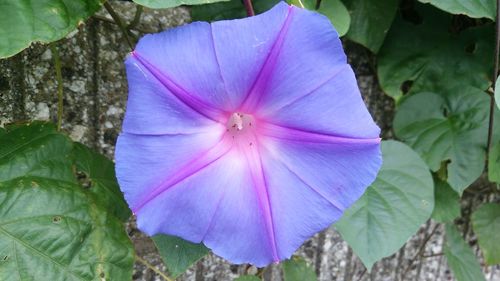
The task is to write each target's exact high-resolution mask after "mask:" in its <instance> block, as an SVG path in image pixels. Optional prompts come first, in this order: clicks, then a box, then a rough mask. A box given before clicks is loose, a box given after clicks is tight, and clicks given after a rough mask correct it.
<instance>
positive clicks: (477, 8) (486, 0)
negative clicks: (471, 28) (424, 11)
mask: <svg viewBox="0 0 500 281" xmlns="http://www.w3.org/2000/svg"><path fill="white" fill-rule="evenodd" d="M419 1H420V2H422V3H431V4H432V5H434V6H436V7H438V8H440V9H442V10H445V11H447V12H449V13H452V14H464V15H467V16H469V17H471V18H482V17H486V18H490V19H492V20H494V19H495V8H496V7H495V6H496V5H495V0H473V1H470V0H419Z"/></svg>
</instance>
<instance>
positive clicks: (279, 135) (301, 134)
mask: <svg viewBox="0 0 500 281" xmlns="http://www.w3.org/2000/svg"><path fill="white" fill-rule="evenodd" d="M259 133H261V134H262V135H265V136H268V137H272V138H275V139H283V140H289V141H296V142H311V143H338V144H341V143H348V144H378V143H380V141H381V139H380V138H355V137H347V136H335V135H329V134H324V133H318V132H312V131H307V130H303V129H295V128H290V127H284V126H279V125H275V124H272V123H262V124H261V125H260V126H259Z"/></svg>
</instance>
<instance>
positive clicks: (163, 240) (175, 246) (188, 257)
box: [153, 234, 208, 278]
mask: <svg viewBox="0 0 500 281" xmlns="http://www.w3.org/2000/svg"><path fill="white" fill-rule="evenodd" d="M153 241H154V242H155V244H156V247H157V248H158V251H159V252H160V255H161V257H162V259H163V261H164V262H165V265H166V267H167V269H168V271H169V272H170V274H171V275H172V277H174V278H176V277H177V276H179V275H181V274H182V273H184V272H185V271H186V270H187V269H188V268H189V267H190V266H191V265H192V264H193V263H195V262H197V261H198V260H199V259H201V258H202V257H204V256H205V255H207V254H208V248H207V247H205V246H204V245H203V244H202V243H199V244H195V243H191V242H189V241H186V240H184V239H181V238H179V237H175V236H169V235H162V234H160V235H155V236H153Z"/></svg>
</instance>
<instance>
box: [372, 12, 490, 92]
mask: <svg viewBox="0 0 500 281" xmlns="http://www.w3.org/2000/svg"><path fill="white" fill-rule="evenodd" d="M419 6H422V5H419ZM417 12H418V13H419V14H420V15H421V16H422V17H423V23H422V24H419V25H415V24H413V23H410V22H407V21H405V20H403V19H402V17H401V16H399V17H398V18H397V19H396V20H395V21H394V24H393V25H392V28H391V30H390V31H389V33H388V34H387V37H386V40H385V42H384V45H383V46H382V48H381V49H380V52H379V56H378V69H377V72H378V78H379V81H380V85H381V87H382V89H383V90H384V92H385V93H386V94H388V95H389V96H391V97H393V98H395V99H398V98H400V97H401V95H402V94H403V93H404V92H408V93H418V92H423V91H430V92H436V93H440V92H442V91H443V89H444V88H446V89H450V88H456V87H463V86H467V85H469V86H473V87H477V88H479V89H481V90H486V89H487V88H488V87H489V86H490V83H491V82H490V73H491V71H490V69H491V67H492V63H491V58H492V57H493V40H492V39H493V38H494V35H493V29H492V28H491V26H485V27H478V28H468V29H466V30H465V31H463V32H461V33H459V34H454V33H450V31H449V30H450V29H451V28H450V22H451V15H449V14H446V13H444V12H441V11H439V10H437V9H434V8H433V7H419V9H417Z"/></svg>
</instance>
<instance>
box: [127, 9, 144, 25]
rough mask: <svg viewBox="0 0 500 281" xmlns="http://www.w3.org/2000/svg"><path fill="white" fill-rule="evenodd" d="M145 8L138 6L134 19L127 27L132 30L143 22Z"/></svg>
mask: <svg viewBox="0 0 500 281" xmlns="http://www.w3.org/2000/svg"><path fill="white" fill-rule="evenodd" d="M142 10H143V7H142V6H141V5H136V10H135V15H134V19H133V20H132V21H131V22H130V23H129V24H128V25H127V27H128V29H132V28H134V27H136V26H137V25H138V24H139V21H140V20H141V15H142Z"/></svg>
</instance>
